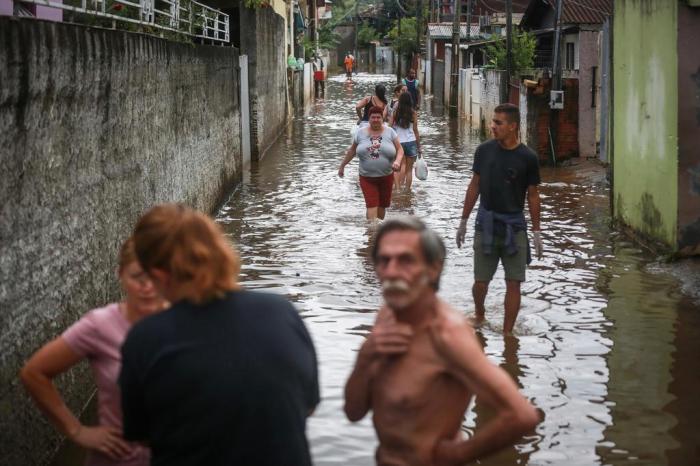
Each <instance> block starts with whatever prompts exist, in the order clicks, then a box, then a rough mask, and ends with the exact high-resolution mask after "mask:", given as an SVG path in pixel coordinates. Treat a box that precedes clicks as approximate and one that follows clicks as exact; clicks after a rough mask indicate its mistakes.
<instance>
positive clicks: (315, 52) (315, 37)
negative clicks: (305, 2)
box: [312, 0, 318, 60]
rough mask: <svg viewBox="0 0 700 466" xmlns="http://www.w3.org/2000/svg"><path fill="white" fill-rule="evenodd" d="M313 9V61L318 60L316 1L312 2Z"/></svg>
mask: <svg viewBox="0 0 700 466" xmlns="http://www.w3.org/2000/svg"><path fill="white" fill-rule="evenodd" d="M312 3H313V5H312V6H313V9H314V60H316V59H317V58H318V7H317V5H316V0H313V2H312Z"/></svg>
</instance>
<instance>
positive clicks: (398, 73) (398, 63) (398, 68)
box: [396, 13, 401, 84]
mask: <svg viewBox="0 0 700 466" xmlns="http://www.w3.org/2000/svg"><path fill="white" fill-rule="evenodd" d="M400 15H401V13H399V27H398V32H399V33H398V34H397V38H398V40H399V44H401V16H400ZM396 55H397V56H398V60H396V84H398V83H400V82H401V49H400V48H399V49H398V50H397V51H396Z"/></svg>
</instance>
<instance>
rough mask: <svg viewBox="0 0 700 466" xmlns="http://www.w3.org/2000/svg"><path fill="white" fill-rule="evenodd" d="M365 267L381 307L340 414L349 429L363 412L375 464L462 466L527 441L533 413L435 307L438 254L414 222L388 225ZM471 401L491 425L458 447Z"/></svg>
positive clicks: (466, 332)
mask: <svg viewBox="0 0 700 466" xmlns="http://www.w3.org/2000/svg"><path fill="white" fill-rule="evenodd" d="M372 259H373V261H374V264H375V268H376V272H377V276H378V278H379V280H380V282H381V285H382V291H383V295H384V300H385V304H386V305H385V306H384V307H382V308H381V309H380V311H379V313H378V314H377V320H376V322H375V324H374V327H373V329H372V332H371V333H370V335H369V337H368V338H367V340H366V341H365V343H364V344H363V345H362V347H361V348H360V351H359V354H358V356H357V362H356V364H355V368H354V370H353V372H352V374H351V375H350V378H349V379H348V382H347V385H346V387H345V414H346V415H347V417H348V419H350V420H351V421H358V420H360V419H362V418H363V417H364V416H365V414H367V412H368V411H369V410H370V409H371V410H372V411H373V421H374V427H375V429H376V431H377V436H378V437H379V448H378V449H377V454H376V459H377V464H379V465H387V466H389V465H391V466H399V465H457V464H464V463H466V462H468V461H471V460H474V459H477V458H481V457H483V456H485V455H488V454H489V453H492V452H494V451H496V450H498V449H500V448H502V447H504V446H507V445H510V444H512V443H514V442H516V441H517V440H518V439H519V438H520V437H521V436H522V435H523V434H524V433H526V432H528V431H531V430H532V429H533V428H534V427H535V426H536V425H537V423H538V422H539V416H538V413H537V411H536V410H535V408H533V407H532V405H531V404H530V403H529V402H528V401H527V400H526V399H525V398H523V397H522V395H520V393H518V389H517V387H516V385H515V383H514V382H513V380H512V379H511V378H510V377H509V376H508V374H507V373H506V372H505V371H503V370H502V369H500V368H498V367H496V366H495V365H493V364H491V363H490V362H489V361H488V360H487V358H486V356H485V355H484V353H483V350H482V348H481V346H480V345H479V342H478V341H477V339H476V336H475V334H474V331H473V329H472V327H471V326H470V325H469V324H468V322H467V321H466V319H465V317H464V316H463V315H462V314H460V313H458V312H457V311H455V310H454V309H452V308H451V307H450V306H449V305H448V304H447V303H446V302H444V301H442V300H441V299H439V298H438V297H437V290H438V287H439V284H440V274H441V272H442V267H443V263H444V260H445V246H444V244H443V242H442V240H441V239H440V238H439V237H438V236H437V235H436V234H435V232H433V231H431V230H429V229H428V228H427V227H426V226H425V224H424V223H423V222H421V221H420V220H418V219H416V218H412V217H403V218H397V219H392V220H388V221H386V222H384V223H383V224H382V225H381V227H380V228H379V230H378V231H377V235H376V238H375V244H374V246H373V248H372ZM472 396H477V397H478V398H479V400H480V401H483V402H484V403H486V404H489V405H491V406H492V407H493V408H494V409H495V410H496V412H497V416H496V417H494V419H493V420H492V421H491V422H489V423H488V424H486V425H485V426H483V427H482V428H481V429H479V430H478V431H477V432H476V433H475V435H474V436H473V437H471V438H470V439H467V440H464V439H462V438H461V435H460V426H461V424H462V420H463V418H464V413H465V411H466V409H467V407H468V405H469V401H470V400H471V398H472Z"/></svg>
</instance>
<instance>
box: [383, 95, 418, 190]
mask: <svg viewBox="0 0 700 466" xmlns="http://www.w3.org/2000/svg"><path fill="white" fill-rule="evenodd" d="M390 124H391V126H392V127H393V128H394V130H395V131H396V134H398V136H399V142H400V143H401V147H403V153H404V155H405V157H404V159H403V163H402V164H401V169H400V171H399V172H398V173H396V174H394V185H395V186H396V189H400V188H401V186H405V188H406V190H410V189H411V183H412V182H413V163H414V162H415V161H416V156H417V155H418V153H419V152H420V136H419V135H418V113H417V112H416V110H415V109H414V108H413V99H412V97H411V94H409V93H408V92H405V93H403V94H401V96H400V97H399V105H398V106H397V107H396V110H395V111H394V112H393V113H392V115H391V122H390Z"/></svg>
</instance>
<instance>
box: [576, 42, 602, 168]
mask: <svg viewBox="0 0 700 466" xmlns="http://www.w3.org/2000/svg"><path fill="white" fill-rule="evenodd" d="M599 37H600V31H586V30H581V31H580V32H579V35H578V50H579V54H578V63H579V72H578V79H579V82H578V91H579V92H578V109H579V114H578V115H579V116H578V151H579V154H580V156H581V157H595V156H596V142H597V141H596V115H597V112H598V108H599V107H598V106H597V104H598V99H596V105H595V106H593V105H591V104H592V96H593V92H592V91H593V85H594V83H593V67H597V68H596V69H597V72H596V73H597V76H598V82H600V46H599V44H600V41H599ZM596 94H598V91H597V89H596Z"/></svg>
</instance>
